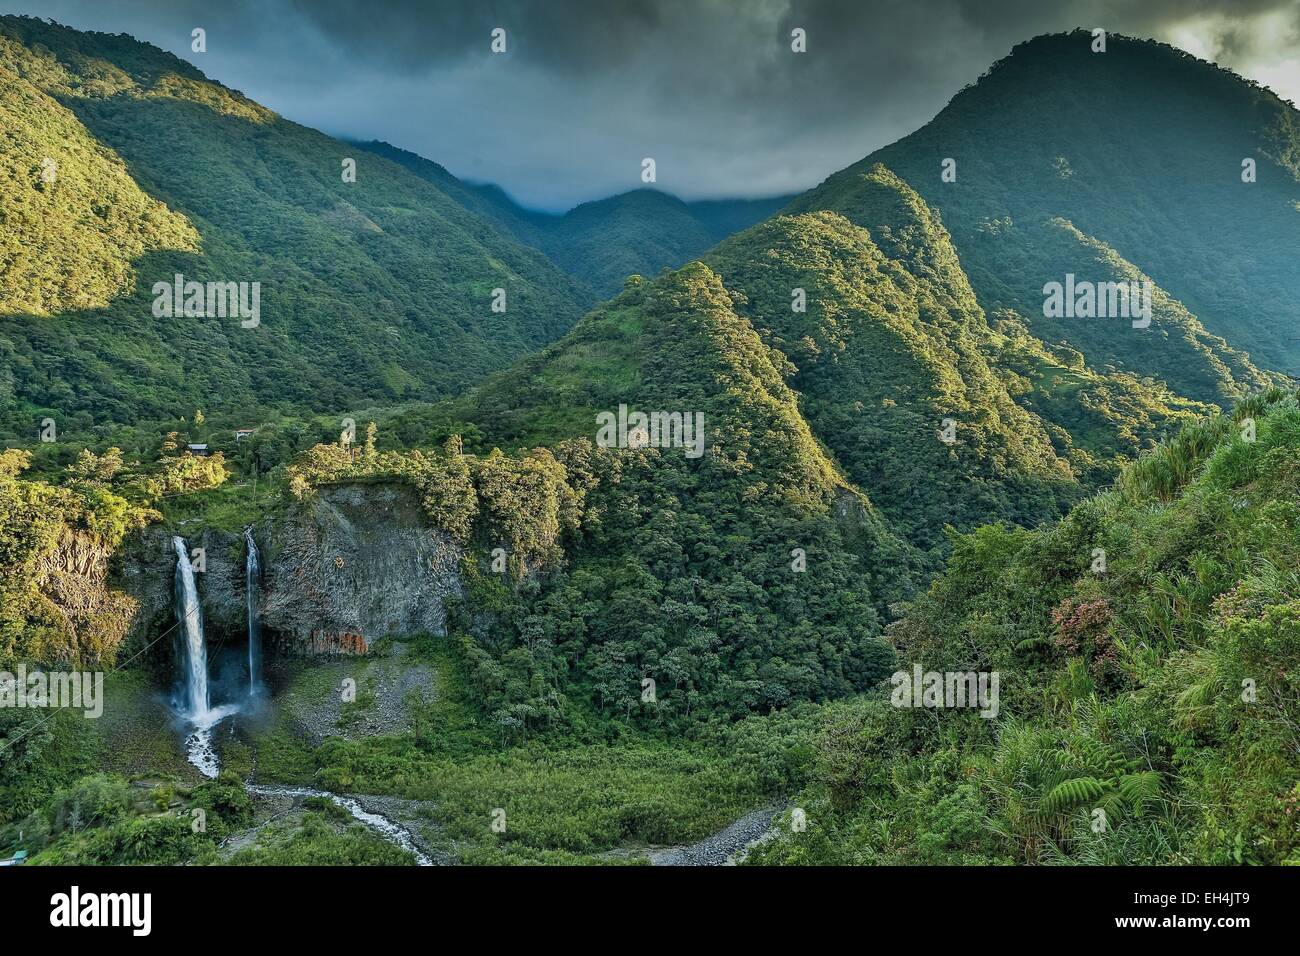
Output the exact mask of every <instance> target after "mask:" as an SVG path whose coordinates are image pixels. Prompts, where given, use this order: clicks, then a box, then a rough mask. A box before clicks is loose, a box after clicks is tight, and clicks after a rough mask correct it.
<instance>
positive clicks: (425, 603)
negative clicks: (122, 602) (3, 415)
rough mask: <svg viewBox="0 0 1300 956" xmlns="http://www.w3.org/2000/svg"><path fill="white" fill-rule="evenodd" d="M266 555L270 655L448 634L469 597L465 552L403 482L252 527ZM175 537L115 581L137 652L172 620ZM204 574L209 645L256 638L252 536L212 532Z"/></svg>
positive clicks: (346, 493) (309, 505)
mask: <svg viewBox="0 0 1300 956" xmlns="http://www.w3.org/2000/svg"><path fill="white" fill-rule="evenodd" d="M253 534H254V537H255V538H256V540H257V542H258V547H259V549H260V551H261V554H262V563H263V567H264V571H263V588H262V625H263V640H264V643H265V646H266V647H267V649H268V652H269V653H270V654H271V655H280V656H294V657H301V656H328V657H335V656H353V655H358V654H365V653H367V652H368V650H369V648H370V646H371V645H372V644H373V643H374V642H375V641H376V640H378V639H379V638H382V637H386V636H405V635H411V634H419V633H430V634H445V633H446V628H447V618H446V611H445V609H444V605H445V601H446V600H447V599H448V598H449V597H453V596H455V597H459V596H460V595H461V594H462V588H461V581H460V573H459V572H460V560H461V557H462V551H461V549H460V548H459V546H457V545H456V543H455V542H454V541H453V540H452V539H451V537H450V536H449V535H447V534H445V533H443V532H441V531H439V530H437V529H435V528H433V527H432V526H431V525H430V524H429V522H428V520H427V518H426V517H425V514H424V511H423V509H422V507H421V506H420V501H419V497H418V495H417V494H416V493H415V492H414V491H413V490H412V489H410V488H408V487H407V486H405V485H400V484H365V485H339V486H333V487H327V488H322V489H320V490H319V491H317V492H316V493H315V494H314V495H313V496H312V497H311V498H309V499H308V500H307V501H306V502H303V503H301V504H297V503H295V504H294V505H293V506H292V509H291V510H290V511H289V512H288V513H287V514H286V515H284V516H280V517H275V518H268V519H266V520H265V521H263V522H260V523H259V524H257V525H256V526H255V527H254V529H253ZM171 537H172V536H171V533H170V532H168V531H166V530H165V529H163V528H159V527H153V528H149V529H146V530H145V531H144V532H143V533H142V534H141V535H140V536H139V537H138V538H137V539H136V540H135V541H134V542H133V543H132V544H131V545H130V546H129V547H128V548H127V549H125V550H124V552H123V554H122V555H121V557H120V558H119V560H118V562H117V568H116V575H115V578H114V581H113V583H114V584H115V585H116V586H117V587H118V588H120V589H121V590H122V591H124V592H126V595H128V596H129V597H130V599H131V602H130V603H131V606H132V607H133V608H134V614H133V615H132V617H131V623H130V628H129V632H128V637H127V644H128V655H129V654H130V653H134V652H135V651H137V650H139V649H140V648H143V647H144V646H145V645H146V643H147V642H148V641H150V640H156V638H157V637H158V635H159V634H161V633H162V632H163V631H165V630H167V629H168V628H169V627H171V625H172V624H173V623H174V617H175V612H174V610H173V607H172V602H173V596H172V590H173V575H174V573H175V567H176V556H175V552H174V550H173V548H172V543H171ZM185 539H186V544H187V545H188V546H189V548H190V549H191V551H193V549H195V548H202V549H203V559H204V563H205V566H206V569H205V570H204V571H203V572H202V573H200V574H196V575H195V580H196V583H197V586H198V591H199V602H200V604H201V606H202V608H203V620H204V628H205V634H206V636H207V638H208V641H209V643H210V644H211V643H215V642H216V641H219V640H231V641H235V642H238V641H242V640H243V639H244V637H245V635H246V633H247V622H248V618H247V614H248V611H247V589H246V583H245V567H244V561H245V555H244V547H245V546H244V538H243V535H242V534H240V533H232V532H229V531H222V530H217V529H211V528H208V529H204V530H203V531H201V532H190V533H188V534H186V535H185Z"/></svg>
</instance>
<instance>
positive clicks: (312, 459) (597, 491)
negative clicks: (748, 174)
mask: <svg viewBox="0 0 1300 956" xmlns="http://www.w3.org/2000/svg"><path fill="white" fill-rule="evenodd" d="M611 326H626V327H628V328H633V327H635V328H636V329H637V330H638V332H637V334H636V335H635V336H627V337H619V336H617V335H616V334H610V335H608V336H606V334H605V333H606V330H607V329H608V328H610V327H611ZM593 340H599V341H608V342H610V343H611V344H612V345H613V347H614V348H615V349H618V348H626V349H628V350H630V354H629V356H628V357H627V363H628V367H629V368H635V370H636V371H635V376H634V381H635V386H634V388H633V389H631V390H628V391H624V390H623V389H622V387H621V386H622V385H623V384H624V381H625V380H624V379H623V378H621V377H620V376H619V375H617V374H614V375H611V376H605V375H592V374H590V372H591V370H590V368H587V369H585V370H584V373H583V374H582V375H581V381H580V382H578V381H575V382H574V383H573V384H574V385H575V386H579V387H582V388H584V389H586V390H588V392H587V394H588V395H589V396H590V397H589V398H586V399H585V400H579V401H576V402H572V403H567V402H565V399H566V398H567V397H568V395H567V394H566V393H565V392H564V391H558V392H557V389H556V385H557V382H556V381H555V380H553V379H552V378H551V376H550V369H551V368H552V367H558V368H560V369H563V368H564V367H565V361H566V360H565V358H564V356H565V355H566V354H567V353H568V350H569V348H570V347H571V343H577V345H576V347H577V348H579V349H581V348H582V347H583V346H582V343H586V342H591V341H593ZM610 361H611V362H612V363H620V362H623V361H624V359H623V358H619V357H617V356H614V357H612V358H611V359H610ZM783 368H784V360H783V359H782V357H781V356H780V354H779V353H777V352H775V351H774V350H772V349H770V348H769V347H767V346H766V345H764V344H763V343H762V341H761V340H760V339H759V337H758V335H757V334H756V333H755V332H754V330H753V328H752V327H751V326H750V325H749V324H748V323H747V322H746V321H745V320H744V319H742V318H741V317H740V316H738V315H737V314H736V313H735V311H733V308H732V300H731V298H730V297H729V296H728V294H727V293H726V291H725V290H724V289H723V288H722V286H721V283H720V282H719V280H718V278H717V276H716V275H714V274H713V273H712V272H710V271H709V270H708V269H706V268H705V267H703V266H699V265H695V266H690V267H687V268H685V269H682V270H680V271H679V272H677V273H674V274H671V275H668V276H665V277H664V278H662V279H660V280H659V281H658V282H656V283H654V284H653V285H646V284H644V283H635V282H634V283H632V284H631V285H630V287H629V289H628V291H627V292H626V293H624V295H623V296H621V297H620V298H619V299H617V300H615V301H614V302H613V303H611V304H610V306H609V307H608V308H607V309H606V310H601V311H599V312H597V313H594V314H593V315H591V316H589V317H588V318H587V319H585V320H584V321H583V323H581V325H580V327H579V328H578V329H577V330H575V333H574V335H573V336H572V338H571V339H566V341H565V343H564V344H563V345H561V346H559V347H557V349H554V350H551V351H550V352H547V353H544V355H543V356H542V357H541V358H540V359H539V360H537V361H535V362H531V363H529V364H528V366H526V369H527V370H528V371H529V372H532V371H534V370H537V371H536V374H535V375H533V374H524V375H514V376H511V377H509V378H502V379H501V380H500V381H499V382H497V383H494V387H493V388H491V389H487V390H484V391H483V392H482V393H480V396H479V398H478V401H479V403H480V404H479V405H478V406H477V407H476V408H475V412H476V414H480V415H481V422H482V424H483V427H484V429H485V430H486V431H489V432H491V431H492V430H494V429H495V428H496V426H497V421H496V420H495V419H494V418H493V416H492V409H495V408H496V407H498V405H497V404H496V403H498V402H500V403H502V404H504V405H505V407H506V408H508V409H510V410H511V411H509V412H507V413H506V415H507V416H508V417H506V418H505V421H506V422H508V424H507V425H506V426H505V428H508V429H509V430H510V432H511V434H513V435H515V436H519V437H520V438H522V437H524V436H527V437H528V438H529V439H538V440H541V439H552V440H554V439H557V438H558V437H559V435H557V434H555V433H553V432H552V433H550V434H547V433H546V432H547V430H548V429H549V428H550V427H551V426H552V423H553V422H554V421H556V419H554V415H555V410H554V408H555V406H554V405H552V404H551V403H552V402H556V400H557V399H558V400H559V401H558V403H557V404H560V405H561V407H564V408H565V411H566V412H573V413H575V414H574V417H572V418H570V417H563V416H562V418H561V419H560V421H562V422H563V423H566V424H567V423H570V422H572V424H573V425H575V426H576V425H577V423H578V421H580V420H581V419H582V418H583V417H584V416H582V414H581V411H580V410H581V409H582V408H583V406H584V405H587V403H588V402H590V404H589V405H587V407H588V408H590V409H592V410H593V412H594V409H598V408H602V407H603V408H616V407H617V405H618V403H619V402H620V401H625V402H628V403H630V404H633V405H635V406H636V407H639V408H645V409H665V410H666V409H673V410H684V411H692V412H695V411H698V412H701V413H702V414H703V416H704V422H705V426H704V427H705V430H706V432H707V437H706V440H705V445H706V447H708V449H709V450H708V453H706V454H704V455H702V456H701V457H699V458H688V457H686V450H685V449H682V448H664V449H659V448H638V449H626V448H625V449H618V448H602V447H597V446H595V445H593V444H592V442H591V440H590V438H578V439H572V440H567V441H558V442H557V443H556V444H554V445H553V447H552V448H551V449H550V450H545V449H537V450H534V451H532V452H528V453H521V454H520V455H516V456H505V455H501V454H500V453H498V452H493V453H492V454H489V455H487V456H484V457H478V456H469V455H463V454H457V450H458V446H457V444H456V443H455V442H453V443H452V445H451V447H450V448H449V449H448V450H447V451H446V452H444V453H443V454H433V453H417V452H412V453H383V452H376V453H374V454H371V455H367V454H366V453H364V452H363V453H361V454H360V455H359V456H358V457H357V459H356V460H355V461H354V460H353V458H352V456H351V455H350V454H349V452H348V451H346V450H344V449H342V448H340V447H339V446H319V447H317V448H316V449H315V450H313V452H312V453H311V454H310V455H308V456H307V457H306V458H305V460H304V461H303V462H302V463H301V464H300V465H298V466H295V467H293V468H292V469H290V484H291V487H293V488H294V489H295V490H296V491H297V492H298V493H302V494H307V493H310V489H311V488H312V487H313V486H315V485H318V484H319V483H321V482H323V481H331V480H335V481H337V480H346V481H354V480H358V479H366V480H375V479H380V478H398V479H401V480H407V481H410V482H412V483H414V484H415V485H416V487H417V488H419V489H420V490H421V491H422V492H423V493H424V495H425V504H426V509H427V510H428V512H429V514H430V517H431V519H432V520H433V522H434V523H435V524H436V525H437V526H439V527H442V528H444V529H446V530H448V531H450V532H452V533H453V534H454V535H455V536H457V537H458V538H460V539H461V540H462V541H467V542H470V543H471V555H472V560H471V561H470V562H467V567H466V569H465V574H466V580H467V582H468V587H469V598H468V600H467V605H466V607H465V608H464V617H465V629H466V630H472V631H474V632H475V641H474V643H473V649H472V662H473V668H474V670H473V680H474V681H475V683H476V689H477V690H478V692H479V694H480V696H481V698H482V699H483V700H484V701H486V702H487V703H488V706H489V707H490V708H491V709H492V711H493V713H494V719H496V720H498V721H500V722H501V723H502V724H503V725H505V726H507V727H510V728H514V729H515V731H516V733H518V734H520V735H525V736H526V735H528V734H530V733H532V732H535V731H536V730H538V729H539V728H541V727H549V726H552V725H553V724H555V723H556V722H557V721H563V720H565V719H566V708H565V707H564V702H565V700H566V699H567V698H568V697H569V696H570V695H576V696H577V697H579V698H581V699H584V700H586V699H591V700H594V701H595V703H596V705H597V706H598V707H600V708H601V709H602V710H604V711H606V712H608V713H616V712H621V713H624V714H626V715H632V716H635V717H636V721H637V723H639V724H643V725H647V726H649V725H657V726H662V727H682V726H686V725H688V724H690V723H691V722H692V721H693V720H694V719H695V716H698V715H699V714H702V713H703V714H714V715H728V716H736V717H739V716H743V715H745V714H748V713H751V712H754V711H759V712H764V711H767V710H770V709H772V708H774V707H780V706H784V705H786V704H788V703H791V702H793V701H797V700H809V699H812V700H820V699H827V698H830V697H834V696H840V695H843V694H846V693H850V692H852V691H853V690H855V689H862V688H864V687H866V686H868V685H870V684H871V683H873V682H874V681H875V680H876V679H878V678H879V676H880V675H881V674H882V673H883V672H884V671H885V670H886V669H887V668H888V666H889V660H888V654H887V652H886V651H885V649H884V647H883V646H882V645H881V644H880V643H879V641H878V640H877V638H878V636H879V634H880V630H881V626H882V620H883V616H884V614H885V609H886V606H887V604H888V603H889V602H890V601H891V600H895V599H897V598H899V597H902V596H904V595H905V594H906V593H907V589H908V586H909V585H908V581H909V574H910V572H911V569H912V567H913V565H914V564H915V560H914V558H913V557H912V552H911V551H910V549H909V548H908V547H907V546H906V545H904V544H902V543H901V542H900V541H899V540H898V539H897V538H896V537H895V536H893V535H892V534H891V533H890V532H889V531H888V530H887V528H886V527H885V526H884V524H883V522H882V521H881V519H880V518H879V516H878V515H877V514H876V513H875V511H874V509H873V507H872V506H871V504H870V502H869V501H867V499H866V498H865V497H864V496H862V495H861V494H859V493H858V492H856V491H854V490H853V489H852V488H851V486H850V485H848V483H847V482H846V481H845V480H844V479H843V477H842V476H841V475H840V474H839V473H838V471H837V469H836V468H835V466H834V465H833V464H832V462H831V461H830V459H829V458H828V457H827V456H826V454H825V453H824V452H823V450H822V448H821V446H820V445H819V444H818V443H817V442H816V440H815V439H814V438H813V436H812V434H811V432H810V431H809V429H808V426H807V423H806V422H805V421H804V420H803V418H802V417H801V416H800V414H799V411H798V405H797V401H796V397H795V395H794V393H793V392H791V391H790V389H789V388H788V387H787V386H786V385H785V383H784V380H783V371H782V370H783ZM602 371H603V370H602ZM556 374H557V375H558V376H562V375H563V374H564V373H563V372H562V371H561V372H557V373H556ZM497 388H502V389H514V391H508V392H506V393H505V395H504V397H503V395H502V393H501V392H499V391H497ZM533 390H536V391H537V392H540V393H549V395H550V396H551V397H550V400H549V401H548V402H547V404H545V405H541V404H537V405H534V404H531V403H530V401H529V396H530V395H531V394H532V392H533ZM521 393H522V394H521ZM489 403H491V404H489ZM586 421H587V422H588V424H587V425H586V426H585V427H583V428H582V431H583V432H586V433H587V434H588V435H591V434H594V427H595V418H594V413H593V414H592V415H591V417H588V418H586ZM713 445H716V446H717V447H716V449H715V448H713V447H711V446H713ZM498 547H501V548H504V549H505V551H506V553H507V555H508V557H509V561H510V567H511V568H512V569H514V571H515V573H516V575H519V574H520V573H521V572H523V571H525V570H528V569H536V570H538V571H539V572H540V573H537V574H534V575H525V576H524V577H523V580H521V581H520V582H519V583H518V585H517V586H507V584H508V581H507V578H506V576H504V575H494V574H493V573H492V571H491V562H490V555H491V552H492V549H494V548H498ZM796 549H802V551H803V552H804V553H805V559H806V565H804V564H802V563H801V559H799V558H798V557H797V555H796ZM805 566H806V567H807V568H808V571H807V572H806V571H804V570H803V568H804V567H805ZM484 612H487V613H489V614H491V615H492V620H493V622H494V626H493V627H492V628H491V629H490V632H489V633H479V631H481V630H482V629H481V628H475V627H474V626H473V623H472V622H473V621H474V620H475V618H476V616H477V615H481V614H482V613H484ZM646 678H649V679H651V680H653V681H655V682H656V684H657V686H658V695H657V700H656V702H655V703H654V704H653V706H648V707H646V706H643V705H642V703H641V700H640V698H641V692H642V681H643V680H644V679H646Z"/></svg>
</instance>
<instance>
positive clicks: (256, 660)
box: [244, 526, 262, 697]
mask: <svg viewBox="0 0 1300 956" xmlns="http://www.w3.org/2000/svg"><path fill="white" fill-rule="evenodd" d="M244 541H245V542H246V543H247V545H248V557H247V558H246V559H245V562H244V578H245V583H246V588H247V591H248V696H249V697H253V696H256V694H257V686H258V677H259V674H260V672H261V669H262V620H261V616H260V614H259V611H258V603H259V600H260V598H261V590H262V559H261V555H259V554H258V552H257V542H256V541H254V540H253V529H252V527H251V526H250V527H247V528H245V529H244Z"/></svg>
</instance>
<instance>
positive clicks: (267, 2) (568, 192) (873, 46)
mask: <svg viewBox="0 0 1300 956" xmlns="http://www.w3.org/2000/svg"><path fill="white" fill-rule="evenodd" d="M38 8H39V9H38ZM1298 8H1300V0H1242V2H1224V0H1220V2H1217V3H1214V2H1209V0H1063V2H1052V3H1044V2H1042V0H733V2H723V0H568V2H566V0H548V2H524V0H486V2H484V0H455V2H436V0H256V2H254V0H227V2H222V3H201V2H195V0H101V2H85V0H83V2H77V0H39V3H38V2H32V3H22V2H17V3H11V4H9V5H8V9H11V10H13V11H15V12H29V13H40V14H41V15H45V16H51V17H53V18H55V19H57V20H60V21H61V22H65V23H69V24H70V25H72V26H76V27H81V28H87V29H100V30H108V31H111V32H128V33H132V34H134V35H136V36H138V37H140V38H141V39H144V40H148V41H150V42H153V43H156V44H158V45H159V46H162V47H164V48H165V49H168V50H170V51H172V52H174V53H176V54H177V55H179V56H182V57H184V58H186V59H188V60H190V61H191V62H194V63H195V64H196V65H197V66H199V67H200V68H201V69H203V70H204V72H206V73H207V74H208V75H209V76H212V77H213V78H215V79H218V80H221V81H222V82H224V83H226V84H228V85H230V86H233V87H236V88H238V89H241V90H243V91H244V92H245V93H247V94H248V95H250V96H252V97H253V98H255V99H257V100H259V101H261V102H263V103H265V104H266V105H268V106H270V107H271V108H272V109H275V110H277V111H279V112H280V113H282V114H283V115H285V116H287V117H289V118H291V119H294V120H297V121H299V122H302V123H306V124H309V125H312V126H317V127H320V128H322V129H324V130H326V131H327V132H330V133H334V134H336V135H342V136H349V137H357V138H369V137H377V138H382V139H387V140H389V141H391V142H394V143H396V144H398V145H400V146H404V147H406V148H408V149H413V150H415V151H417V152H419V153H422V154H423V155H425V156H428V157H430V158H432V159H435V160H437V161H439V162H441V163H443V164H444V165H446V166H447V167H448V168H450V169H451V170H452V171H453V172H455V173H457V174H458V175H461V176H465V177H468V178H472V179H479V180H489V181H494V182H498V183H500V184H502V185H503V186H505V187H506V188H507V189H508V190H510V191H511V192H513V193H514V194H515V195H517V196H518V197H519V198H521V199H522V200H524V201H526V202H529V203H532V204H535V205H540V206H544V207H547V208H558V207H563V206H566V205H570V204H572V203H574V202H578V201H581V200H584V199H590V198H594V197H596V196H601V195H607V194H609V193H613V192H619V191H622V190H625V189H630V188H635V187H636V186H638V185H640V181H639V174H640V163H641V159H642V158H643V157H646V156H651V157H654V158H655V160H656V162H657V165H658V172H659V182H658V185H659V187H660V188H663V189H666V190H669V191H671V192H675V193H677V194H679V195H683V196H686V197H688V198H690V197H699V196H716V195H765V194H774V193H778V192H787V191H794V190H797V189H802V188H806V187H808V186H811V185H813V184H815V183H817V182H819V181H820V180H821V179H822V178H824V177H825V176H826V175H827V174H829V173H830V172H832V171H834V170H835V169H838V168H841V167H843V166H845V165H847V164H848V163H851V162H853V161H855V160H857V159H859V158H861V157H862V156H863V155H866V154H867V153H868V152H870V151H871V150H872V149H874V148H876V147H878V146H881V145H884V144H885V143H888V142H890V141H892V140H894V139H896V138H898V137H899V136H901V135H904V134H906V133H907V132H910V131H911V130H913V129H915V128H916V127H918V126H920V125H922V124H923V123H925V122H926V121H927V120H928V119H929V118H930V117H931V116H933V115H934V113H936V112H937V111H938V110H939V109H941V108H942V107H943V105H944V104H945V103H946V102H947V101H948V99H949V98H950V97H951V96H952V95H953V93H955V92H956V91H957V90H959V89H960V88H961V87H962V86H964V85H966V84H967V83H970V82H973V81H974V80H975V79H976V78H977V77H978V76H979V75H980V74H981V73H982V72H984V70H986V69H987V68H988V66H989V65H990V64H991V63H992V62H993V61H995V60H997V59H999V58H1001V57H1003V56H1005V55H1006V54H1007V53H1008V52H1009V51H1010V49H1011V47H1012V46H1013V45H1015V44H1016V43H1017V42H1020V41H1022V40H1025V39H1028V38H1030V37H1032V36H1035V35H1037V34H1041V33H1047V32H1056V31H1061V30H1068V29H1072V28H1075V27H1080V26H1081V27H1089V28H1090V27H1094V26H1100V27H1103V28H1105V29H1107V30H1109V31H1111V32H1119V33H1127V34H1131V35H1137V36H1152V37H1156V38H1159V39H1162V40H1166V41H1167V42H1171V43H1175V44H1177V45H1181V46H1185V47H1188V48H1190V49H1191V51H1192V52H1193V53H1196V54H1197V55H1200V56H1208V57H1211V58H1214V59H1217V60H1219V61H1221V62H1224V63H1225V65H1231V66H1233V67H1235V68H1236V69H1238V70H1239V71H1241V72H1245V73H1248V74H1251V75H1256V76H1258V78H1260V79H1261V81H1262V82H1265V83H1271V84H1273V85H1274V86H1275V87H1277V88H1278V89H1279V92H1281V93H1283V95H1285V96H1292V97H1294V96H1296V95H1297V93H1300V61H1298V60H1297V59H1296V58H1297V56H1300V54H1298V53H1297V51H1296V46H1297V30H1298V28H1300V13H1298V12H1297V10H1298ZM194 26H203V27H204V28H205V29H206V30H207V31H208V52H207V53H206V54H193V53H191V52H190V50H189V32H190V30H191V29H192V28H193V27H194ZM496 27H502V28H504V29H505V30H506V31H507V37H508V52H507V53H506V54H504V55H493V54H492V53H490V51H489V42H490V34H491V31H492V30H493V29H494V28H496ZM796 27H799V28H802V29H804V30H806V31H807V38H808V52H807V53H806V54H802V55H796V54H794V53H792V52H791V50H790V31H791V30H792V29H794V28H796Z"/></svg>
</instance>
